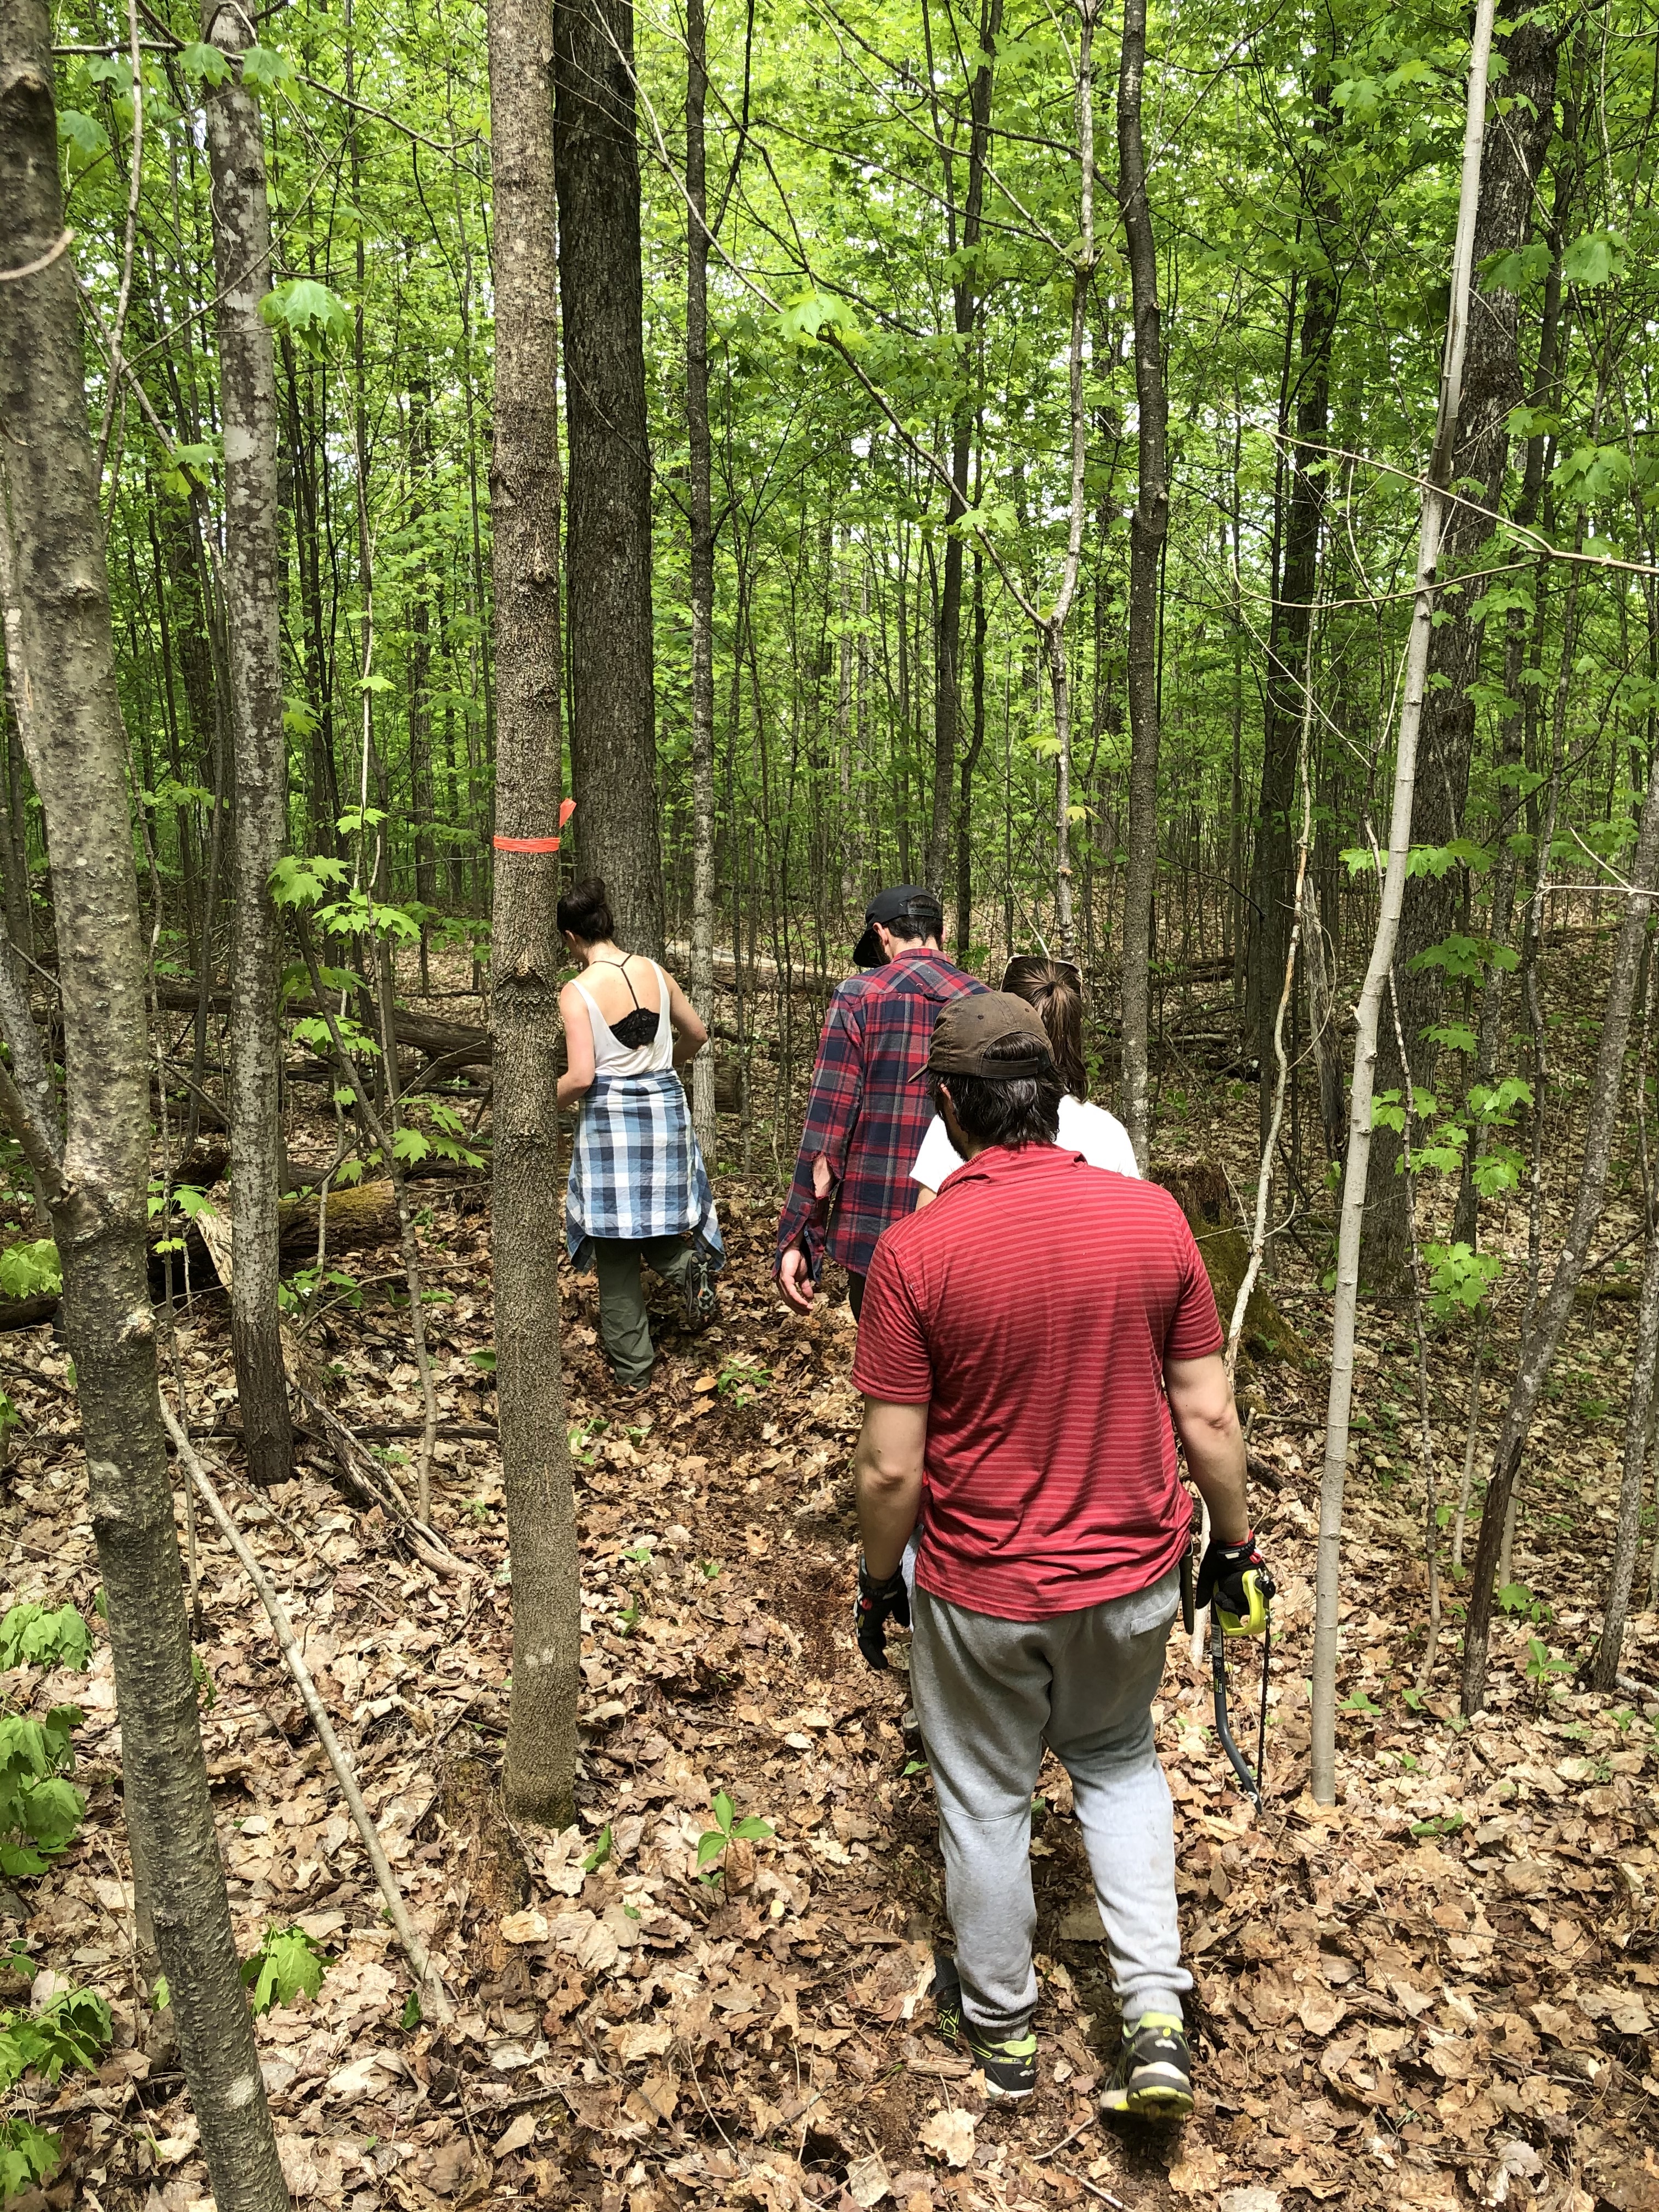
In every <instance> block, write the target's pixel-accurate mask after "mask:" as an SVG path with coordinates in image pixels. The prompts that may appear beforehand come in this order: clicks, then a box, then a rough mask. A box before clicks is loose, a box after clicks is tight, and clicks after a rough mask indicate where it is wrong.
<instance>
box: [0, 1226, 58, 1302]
mask: <svg viewBox="0 0 1659 2212" xmlns="http://www.w3.org/2000/svg"><path fill="white" fill-rule="evenodd" d="M63 1287H64V1278H63V1273H62V1272H61V1270H60V1269H59V1267H58V1247H57V1246H56V1245H55V1244H54V1243H52V1239H51V1237H36V1238H35V1239H34V1241H33V1243H28V1244H9V1245H7V1247H6V1249H5V1250H4V1251H3V1252H0V1291H3V1292H4V1293H5V1295H6V1297H9V1298H48V1297H50V1298H55V1297H58V1294H59V1292H60V1291H62V1290H63Z"/></svg>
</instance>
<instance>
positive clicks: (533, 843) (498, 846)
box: [492, 799, 576, 853]
mask: <svg viewBox="0 0 1659 2212" xmlns="http://www.w3.org/2000/svg"><path fill="white" fill-rule="evenodd" d="M575 811H576V802H575V800H574V799H561V800H560V801H559V827H560V829H563V828H564V825H565V823H567V822H568V821H569V819H570V817H571V816H572V815H573V814H574V812H575ZM492 842H494V844H495V850H496V851H497V852H498V853H556V852H557V851H558V849H559V841H558V839H557V838H556V837H497V838H495V839H494V840H493V841H492Z"/></svg>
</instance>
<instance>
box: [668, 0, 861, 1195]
mask: <svg viewBox="0 0 1659 2212" xmlns="http://www.w3.org/2000/svg"><path fill="white" fill-rule="evenodd" d="M707 97H708V31H707V26H706V23H705V21H704V17H703V0H686V13H685V195H686V198H687V199H688V201H689V202H690V221H689V223H688V226H687V236H686V247H685V425H686V434H687V442H688V445H689V447H690V478H691V482H690V493H691V577H690V587H691V815H692V825H691V1002H692V1004H693V1005H694V1006H696V1010H697V1012H699V1013H700V1014H701V1015H702V1018H703V1020H704V1021H705V1022H707V1023H708V1026H709V1029H710V1030H711V1032H712V1030H713V1029H714V495H713V491H712V489H711V483H710V477H711V471H712V456H711V453H710V447H709V441H708V179H707V173H706V165H705V161H704V147H703V107H704V103H705V100H707ZM846 653H847V647H846V643H845V641H844V640H843V641H842V670H843V675H844V671H845V668H846ZM691 1121H692V1126H693V1127H695V1128H696V1133H697V1142H698V1143H699V1144H700V1145H701V1146H702V1149H703V1154H704V1157H705V1158H707V1159H708V1160H709V1161H710V1162H712V1161H713V1160H714V1149H715V1143H714V1140H715V1137H716V1134H717V1131H716V1127H715V1120H714V1054H713V1053H712V1052H702V1053H699V1054H698V1055H697V1057H696V1060H693V1061H692V1063H691Z"/></svg>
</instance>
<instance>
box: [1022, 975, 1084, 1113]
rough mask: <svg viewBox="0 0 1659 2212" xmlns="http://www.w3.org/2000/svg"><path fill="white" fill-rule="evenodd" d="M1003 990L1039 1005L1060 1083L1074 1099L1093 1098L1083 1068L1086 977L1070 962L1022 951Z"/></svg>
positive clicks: (1029, 1004)
mask: <svg viewBox="0 0 1659 2212" xmlns="http://www.w3.org/2000/svg"><path fill="white" fill-rule="evenodd" d="M1002 987H1003V989H1004V990H1005V991H1012V993H1013V994H1014V996H1015V997H1016V998H1017V999H1024V1000H1025V1002H1026V1004H1027V1005H1028V1006H1035V1007H1036V1010H1037V1012H1038V1013H1039V1014H1041V1015H1042V1026H1043V1028H1044V1029H1045V1030H1048V1044H1049V1048H1050V1049H1051V1050H1052V1052H1053V1054H1054V1067H1055V1070H1056V1072H1057V1073H1058V1074H1059V1077H1060V1081H1061V1082H1062V1083H1063V1084H1064V1085H1065V1086H1066V1090H1067V1091H1070V1093H1071V1095H1072V1097H1073V1098H1086V1097H1088V1095H1089V1078H1088V1074H1087V1072H1086V1070H1085V1067H1084V1065H1083V978H1082V976H1081V975H1079V972H1078V970H1077V969H1076V968H1074V967H1073V964H1072V963H1071V962H1070V961H1069V960H1049V959H1046V958H1044V957H1042V956H1041V955H1039V954H1037V953H1035V952H1022V953H1020V954H1019V955H1018V957H1017V958H1015V959H1012V960H1011V961H1010V962H1009V963H1008V965H1007V967H1006V969H1005V970H1004V973H1003V977H1002Z"/></svg>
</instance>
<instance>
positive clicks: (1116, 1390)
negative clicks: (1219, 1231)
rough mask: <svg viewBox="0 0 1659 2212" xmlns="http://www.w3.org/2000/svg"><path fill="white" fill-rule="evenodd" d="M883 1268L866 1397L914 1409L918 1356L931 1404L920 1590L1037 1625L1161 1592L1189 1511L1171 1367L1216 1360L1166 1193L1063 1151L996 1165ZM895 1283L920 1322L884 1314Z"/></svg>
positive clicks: (954, 1184) (870, 1299) (929, 1219)
mask: <svg viewBox="0 0 1659 2212" xmlns="http://www.w3.org/2000/svg"><path fill="white" fill-rule="evenodd" d="M881 1249H882V1255H883V1265H882V1268H881V1270H880V1272H879V1273H878V1274H876V1275H872V1279H871V1282H870V1285H869V1289H868V1291H867V1293H866V1306H865V1324H864V1330H863V1337H862V1340H861V1341H862V1342H865V1343H867V1345H868V1346H869V1355H868V1358H867V1360H866V1358H865V1357H864V1356H863V1355H862V1353H861V1356H860V1361H859V1364H858V1366H857V1367H856V1368H855V1370H854V1381H855V1383H857V1384H858V1386H859V1388H860V1389H865V1390H867V1391H869V1392H870V1393H871V1394H872V1395H878V1396H880V1397H883V1398H891V1397H895V1396H896V1397H900V1398H902V1396H903V1395H904V1389H903V1387H902V1386H903V1385H904V1384H905V1383H906V1381H907V1376H906V1372H905V1368H904V1365H903V1364H902V1359H900V1358H896V1356H895V1339H896V1341H897V1342H899V1343H904V1342H907V1341H908V1337H909V1331H910V1330H911V1329H912V1328H915V1329H916V1330H919V1331H920V1333H921V1334H923V1335H924V1336H925V1339H926V1343H927V1372H926V1374H923V1373H922V1372H921V1370H920V1368H919V1367H918V1368H916V1369H915V1370H914V1371H913V1372H912V1374H911V1375H910V1376H909V1377H908V1381H909V1382H910V1383H913V1384H914V1385H915V1389H916V1391H917V1395H925V1396H927V1398H928V1400H929V1413H928V1423H927V1513H926V1517H925V1521H924V1524H923V1533H922V1539H921V1553H920V1556H919V1559H918V1561H917V1569H916V1578H917V1580H918V1582H919V1583H921V1587H922V1588H923V1589H928V1590H930V1591H932V1592H933V1593H934V1595H938V1596H940V1597H945V1598H948V1599H950V1600H951V1601H953V1602H955V1603H957V1604H962V1605H971V1606H973V1607H975V1608H977V1609H979V1610H981V1611H988V1612H993V1613H998V1614H1000V1615H1001V1616H1003V1617H1004V1618H1006V1619H1009V1620H1037V1619H1042V1618H1044V1617H1045V1616H1046V1615H1048V1614H1049V1613H1063V1612H1069V1611H1072V1610H1073V1609H1075V1608H1076V1607H1082V1606H1088V1605H1095V1604H1097V1603H1099V1602H1100V1601H1102V1600H1103V1599H1105V1598H1109V1597H1114V1596H1116V1595H1119V1594H1120V1593H1121V1591H1122V1590H1124V1589H1139V1588H1142V1587H1144V1586H1145V1584H1146V1583H1150V1582H1153V1581H1156V1580H1157V1579H1158V1577H1159V1576H1160V1575H1163V1574H1164V1573H1166V1572H1167V1571H1169V1569H1170V1567H1171V1566H1173V1565H1176V1562H1177V1560H1178V1559H1179V1558H1180V1556H1181V1553H1182V1549H1183V1547H1184V1546H1185V1544H1186V1541H1187V1529H1188V1519H1189V1508H1188V1503H1187V1498H1186V1494H1185V1492H1184V1491H1183V1490H1182V1486H1181V1484H1180V1481H1179V1480H1178V1478H1177V1475H1176V1456H1175V1441H1174V1437H1173V1435H1172V1433H1171V1431H1170V1417H1169V1412H1168V1408H1167V1406H1166V1404H1165V1401H1164V1381H1163V1376H1164V1362H1165V1361H1166V1359H1169V1358H1200V1357H1202V1356H1203V1355H1204V1354H1205V1353H1207V1352H1213V1351H1214V1349H1215V1348H1216V1347H1215V1329H1216V1323H1215V1306H1214V1301H1213V1299H1212V1297H1211V1294H1210V1288H1209V1283H1208V1279H1207V1278H1206V1275H1205V1273H1204V1267H1203V1262H1202V1261H1201V1260H1200V1258H1199V1255H1198V1253H1197V1251H1196V1249H1195V1247H1194V1243H1193V1238H1192V1234H1191V1231H1189V1230H1188V1226H1187V1224H1186V1221H1185V1219H1184V1218H1183V1217H1182V1212H1181V1209H1180V1207H1179V1206H1177V1205H1176V1201H1175V1200H1174V1199H1172V1198H1171V1197H1170V1194H1169V1193H1168V1192H1167V1191H1165V1190H1162V1189H1160V1188H1159V1187H1158V1185H1157V1184H1156V1183H1148V1182H1139V1181H1133V1180H1131V1178H1130V1177H1128V1176H1123V1175H1115V1174H1110V1173H1103V1171H1102V1170H1100V1169H1098V1168H1095V1167H1091V1166H1090V1165H1089V1164H1088V1163H1087V1162H1086V1161H1085V1159H1084V1158H1082V1157H1081V1155H1080V1154H1079V1153H1077V1152H1073V1151H1071V1150H1070V1149H1069V1148H1067V1147H1066V1146H1027V1147H1025V1148H1024V1149H1023V1150H1021V1151H1018V1152H1007V1151H1003V1150H1000V1149H997V1150H993V1151H988V1152H981V1153H979V1154H978V1155H977V1157H976V1158H975V1159H974V1160H972V1161H971V1162H969V1164H968V1165H967V1166H965V1167H963V1168H961V1169H959V1170H957V1172H956V1173H955V1174H954V1175H952V1176H951V1178H950V1180H949V1181H948V1182H946V1184H945V1187H944V1188H943V1189H942V1190H941V1191H940V1193H939V1197H938V1198H937V1200H935V1201H934V1203H933V1205H932V1206H928V1207H927V1209H926V1210H925V1211H923V1212H918V1213H915V1214H912V1215H910V1216H909V1217H908V1218H906V1219H904V1220H902V1221H899V1222H897V1223H896V1224H895V1225H893V1227H892V1228H891V1229H890V1230H889V1231H888V1232H887V1234H886V1237H884V1240H883V1243H882V1248H881ZM895 1281H896V1283H898V1284H902V1295H903V1297H904V1299H905V1301H906V1303H907V1304H909V1305H911V1306H912V1307H913V1308H914V1322H912V1321H911V1319H910V1316H895V1315H893V1314H892V1312H891V1311H890V1304H889V1301H890V1297H891V1296H892V1293H893V1286H894V1285H895ZM895 1323H896V1324H897V1326H896V1328H895Z"/></svg>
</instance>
